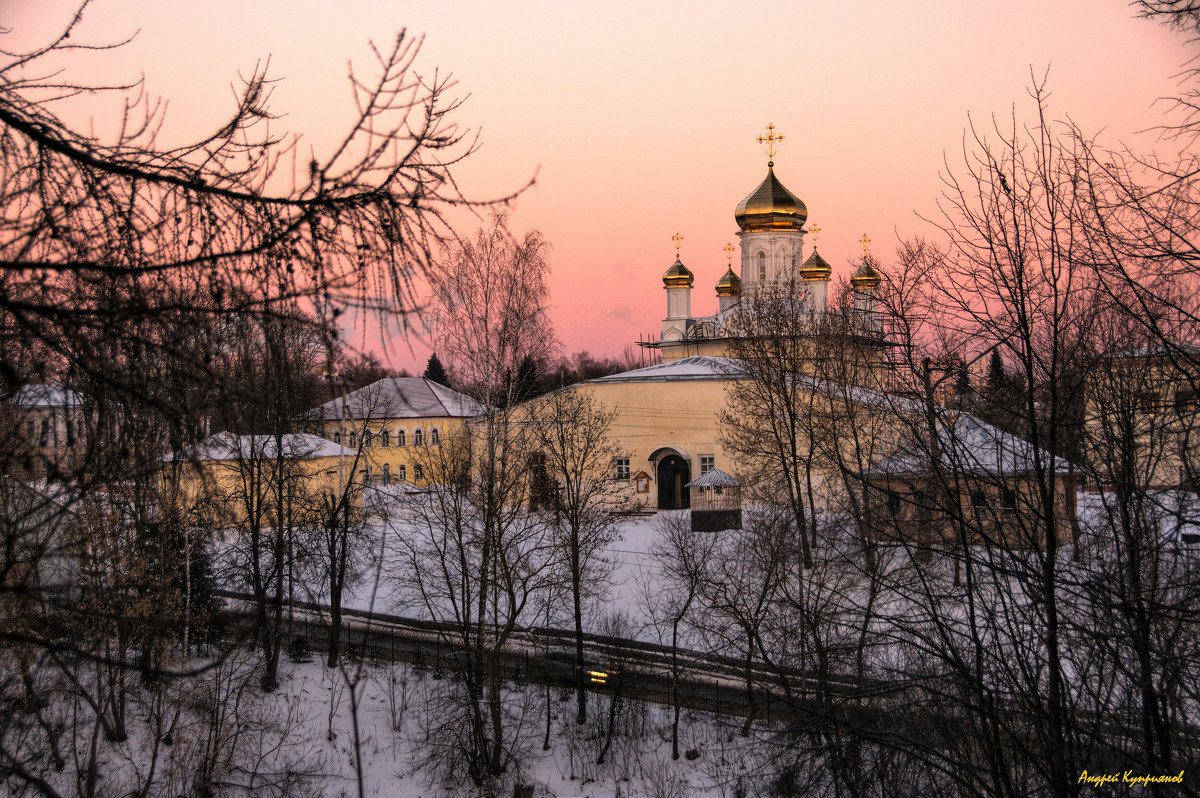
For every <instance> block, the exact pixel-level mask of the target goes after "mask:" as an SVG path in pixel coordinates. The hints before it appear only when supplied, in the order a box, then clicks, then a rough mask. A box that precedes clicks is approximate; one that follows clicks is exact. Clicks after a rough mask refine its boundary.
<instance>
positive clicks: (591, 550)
mask: <svg viewBox="0 0 1200 798" xmlns="http://www.w3.org/2000/svg"><path fill="white" fill-rule="evenodd" d="M527 412H528V414H529V419H530V423H532V425H533V428H534V446H535V447H536V449H537V450H536V451H535V452H534V455H533V457H534V460H533V466H534V467H533V470H532V473H531V474H530V478H531V488H532V490H533V496H532V497H531V498H533V499H534V500H535V501H538V503H539V504H543V503H544V504H546V505H547V506H546V508H545V509H546V510H547V512H548V515H549V516H550V523H551V526H552V527H553V529H554V533H555V538H556V542H557V545H558V548H559V552H560V559H561V563H560V566H561V568H562V569H563V572H564V573H565V574H566V577H567V582H568V584H569V587H570V592H571V614H572V620H573V623H574V629H575V705H576V722H578V723H585V722H586V721H587V689H586V687H587V682H586V674H585V673H584V667H583V663H584V640H583V623H584V602H585V600H586V599H588V598H589V597H591V596H594V595H597V594H602V593H603V590H604V588H605V587H606V586H607V583H608V576H609V575H610V574H611V573H612V570H613V563H612V561H611V560H610V559H608V556H607V555H608V549H609V546H611V545H612V543H613V542H614V541H616V540H617V539H618V538H619V534H618V530H617V517H616V516H615V515H614V513H616V512H618V511H620V510H621V509H622V508H624V507H625V506H626V504H627V503H628V492H627V490H626V486H625V485H624V484H623V483H621V482H617V481H616V480H615V479H614V477H613V461H614V459H615V458H616V456H617V454H618V451H617V449H616V447H615V446H614V445H613V444H612V442H611V441H610V440H609V437H608V434H609V430H610V429H611V427H612V423H613V419H615V418H616V411H615V410H612V409H608V408H606V407H604V406H603V405H602V404H600V403H599V402H597V401H596V399H595V397H594V396H592V395H591V394H590V393H587V392H585V391H582V390H576V391H570V390H560V391H555V392H553V393H550V394H548V395H546V396H544V397H542V398H540V399H538V400H536V401H535V402H534V403H533V404H532V405H531V406H530V407H529V408H528V411H527ZM540 488H541V489H544V491H545V492H548V493H549V496H545V497H540V496H539V495H538V493H539V489H540Z"/></svg>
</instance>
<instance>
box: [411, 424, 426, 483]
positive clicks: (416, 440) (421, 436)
mask: <svg viewBox="0 0 1200 798" xmlns="http://www.w3.org/2000/svg"><path fill="white" fill-rule="evenodd" d="M424 445H425V433H424V432H422V431H421V430H416V431H415V432H413V446H424ZM418 479H419V477H418Z"/></svg>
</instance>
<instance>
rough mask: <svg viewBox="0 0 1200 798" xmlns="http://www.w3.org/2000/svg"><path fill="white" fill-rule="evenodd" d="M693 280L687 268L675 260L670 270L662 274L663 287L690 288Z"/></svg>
mask: <svg viewBox="0 0 1200 798" xmlns="http://www.w3.org/2000/svg"><path fill="white" fill-rule="evenodd" d="M695 279H696V278H695V277H694V276H693V275H692V273H691V271H690V270H689V269H688V267H687V266H684V265H683V261H681V260H679V258H675V262H674V263H672V264H671V268H669V269H667V270H666V271H665V272H663V287H664V288H691V287H692V283H693V282H694V281H695Z"/></svg>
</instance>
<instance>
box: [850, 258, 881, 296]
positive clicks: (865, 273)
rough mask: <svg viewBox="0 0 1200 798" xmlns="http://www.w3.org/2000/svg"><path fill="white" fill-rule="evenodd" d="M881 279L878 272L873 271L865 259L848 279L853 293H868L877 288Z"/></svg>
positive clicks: (873, 268)
mask: <svg viewBox="0 0 1200 798" xmlns="http://www.w3.org/2000/svg"><path fill="white" fill-rule="evenodd" d="M882 280H883V278H882V277H880V276H879V272H877V271H876V270H875V267H873V266H872V265H871V264H870V263H868V262H867V261H866V260H865V259H864V260H863V262H862V265H861V266H859V267H858V268H857V269H855V271H854V274H853V275H851V277H850V285H851V286H853V288H854V290H855V291H860V292H864V291H866V292H870V291H874V290H875V289H876V288H878V287H879V283H880V282H882Z"/></svg>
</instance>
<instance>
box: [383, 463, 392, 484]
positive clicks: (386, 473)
mask: <svg viewBox="0 0 1200 798" xmlns="http://www.w3.org/2000/svg"><path fill="white" fill-rule="evenodd" d="M383 484H384V486H385V487H386V486H388V485H391V484H392V467H391V466H390V465H388V464H387V463H384V464H383Z"/></svg>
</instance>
